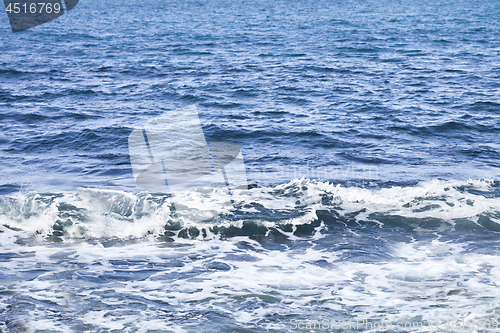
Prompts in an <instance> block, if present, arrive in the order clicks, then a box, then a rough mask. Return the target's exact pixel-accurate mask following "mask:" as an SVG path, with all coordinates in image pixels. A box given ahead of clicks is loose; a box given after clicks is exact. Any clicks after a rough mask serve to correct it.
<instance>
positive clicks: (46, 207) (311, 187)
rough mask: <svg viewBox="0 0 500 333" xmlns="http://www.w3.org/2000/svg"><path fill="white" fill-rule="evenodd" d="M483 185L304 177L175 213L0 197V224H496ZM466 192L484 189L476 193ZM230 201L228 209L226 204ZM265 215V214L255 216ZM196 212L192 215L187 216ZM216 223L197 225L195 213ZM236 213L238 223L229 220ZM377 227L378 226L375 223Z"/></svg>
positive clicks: (139, 205) (197, 196)
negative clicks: (383, 220) (348, 220)
mask: <svg viewBox="0 0 500 333" xmlns="http://www.w3.org/2000/svg"><path fill="white" fill-rule="evenodd" d="M494 186H495V185H494V182H493V181H489V180H475V181H473V180H471V181H445V180H437V179H435V180H430V181H426V182H422V183H419V184H417V185H415V186H407V187H398V186H394V187H389V188H375V189H372V188H362V187H356V186H351V187H346V186H342V185H338V184H337V185H336V184H331V183H328V182H315V181H309V180H307V179H300V180H294V181H291V182H290V183H286V184H282V185H278V186H276V187H264V188H255V189H252V190H234V191H232V193H231V194H229V193H228V192H227V191H224V190H221V189H211V190H208V191H201V190H200V191H196V192H190V193H188V194H186V195H185V196H184V197H182V198H180V199H181V202H183V205H185V206H186V207H190V209H189V210H183V211H182V212H175V209H174V208H173V205H172V202H171V201H170V198H169V196H168V195H165V194H149V193H129V192H124V191H109V190H96V189H80V190H76V191H73V192H68V193H61V194H57V195H55V194H39V193H28V194H18V195H16V196H13V197H2V198H0V224H2V225H6V226H9V227H11V228H16V229H20V230H24V231H27V232H29V233H31V234H41V235H48V234H51V233H52V232H53V230H54V227H56V228H57V226H56V223H58V224H60V227H59V228H62V229H63V230H64V233H65V236H70V237H98V238H99V237H103V238H109V237H118V238H124V237H143V236H145V235H160V234H162V233H163V232H164V227H165V225H166V224H168V223H174V224H175V223H177V224H179V225H181V226H197V227H199V226H204V227H206V228H209V227H210V226H214V225H217V226H229V225H233V226H241V225H242V223H244V222H245V221H247V220H252V221H256V222H258V223H261V224H263V225H265V226H268V227H269V226H273V225H276V224H286V223H290V224H293V225H301V224H307V223H310V222H312V221H314V220H317V219H318V217H317V214H316V212H317V211H318V210H330V209H336V210H338V211H339V212H340V213H341V214H348V213H353V212H356V214H357V215H356V219H357V220H358V221H370V220H373V217H372V214H373V213H376V214H379V215H380V214H383V215H386V216H397V217H404V218H414V219H424V218H434V219H440V220H442V221H445V222H447V223H449V224H451V225H453V224H455V223H456V221H457V220H460V219H462V220H463V219H467V220H469V221H470V222H471V223H475V222H477V219H478V218H479V217H480V216H481V215H487V216H488V218H489V219H490V220H492V221H493V222H496V223H498V222H499V218H498V216H499V214H498V213H499V212H500V198H499V197H498V196H495V195H492V194H491V195H485V193H486V194H488V193H492V191H494ZM471 190H475V191H482V194H478V193H474V192H473V191H471ZM230 200H233V201H232V202H233V203H232V204H231V205H227V202H228V201H230ZM261 212H263V213H264V215H259V213H261ZM193 214H195V215H197V216H196V218H192V215H193ZM203 214H207V217H211V216H216V215H218V216H219V217H218V218H215V219H212V220H209V221H204V222H197V221H199V220H200V215H201V216H203ZM235 214H239V215H238V216H240V218H233V216H235ZM377 222H378V223H380V222H379V221H377Z"/></svg>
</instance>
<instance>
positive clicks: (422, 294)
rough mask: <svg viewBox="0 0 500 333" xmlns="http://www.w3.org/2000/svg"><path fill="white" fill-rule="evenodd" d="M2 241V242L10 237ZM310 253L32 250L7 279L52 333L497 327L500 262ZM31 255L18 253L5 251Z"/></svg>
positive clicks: (186, 247) (459, 249)
mask: <svg viewBox="0 0 500 333" xmlns="http://www.w3.org/2000/svg"><path fill="white" fill-rule="evenodd" d="M2 230H3V231H4V232H3V233H2V234H1V235H2V241H3V240H4V239H5V235H6V234H8V233H12V231H9V230H7V229H2ZM297 242H299V241H297ZM301 242H302V243H303V244H302V246H293V247H288V248H287V249H267V248H265V247H263V246H262V244H260V243H259V242H256V241H254V240H251V239H249V238H248V237H242V236H241V237H233V238H230V239H225V240H221V239H217V238H212V239H210V240H197V239H191V240H189V239H184V240H183V239H178V240H177V241H176V243H177V245H176V246H169V247H165V244H164V243H161V242H160V243H158V242H156V241H153V240H149V241H142V242H139V243H133V244H117V245H115V246H111V247H109V246H107V247H103V246H102V244H100V243H87V242H83V243H74V244H66V245H64V244H63V245H61V246H60V247H58V246H52V247H47V246H44V245H43V244H40V245H33V246H30V247H29V250H30V251H34V252H36V255H33V256H29V257H24V258H13V259H12V260H10V261H3V262H0V267H1V268H2V272H7V275H8V276H10V277H11V279H9V281H8V283H6V287H7V288H8V290H9V291H10V292H12V293H13V295H17V296H14V297H12V298H11V299H9V300H7V302H11V303H13V304H14V305H15V302H16V299H23V302H24V303H26V302H30V303H33V304H39V306H38V307H37V308H36V309H33V310H27V311H28V313H29V315H28V316H24V317H23V316H22V314H23V313H24V312H25V311H23V310H19V313H18V314H17V315H18V316H19V318H24V319H23V320H27V321H28V323H27V324H28V325H29V326H30V327H32V328H33V327H37V329H41V328H44V329H46V330H50V331H54V332H71V331H78V329H77V328H76V327H78V325H77V324H84V325H87V326H85V327H86V329H94V330H95V329H101V330H102V329H108V330H112V329H116V330H120V331H124V332H129V331H130V332H131V331H135V330H137V329H140V330H141V331H144V332H146V331H147V329H150V330H155V329H156V330H162V331H167V332H174V331H176V332H183V331H186V332H192V331H195V329H196V328H197V327H198V328H199V326H198V325H200V323H204V325H207V326H206V327H207V328H208V327H209V325H212V324H214V323H211V322H210V321H208V322H207V321H206V320H208V319H207V318H206V317H205V316H206V315H207V313H213V314H217V317H218V318H221V317H220V316H222V317H223V318H225V319H218V320H219V321H220V322H222V323H225V324H226V325H236V326H237V327H240V328H243V327H247V328H253V329H257V330H259V329H263V328H264V327H267V328H272V329H271V331H273V330H274V331H286V330H287V329H288V328H289V327H290V325H289V319H290V318H302V319H304V318H307V319H310V320H323V319H329V320H333V319H335V320H337V319H338V320H341V319H342V320H349V319H353V320H371V321H373V322H374V321H382V320H384V321H389V322H393V323H397V322H400V321H411V320H415V318H417V319H418V320H419V321H422V320H424V321H434V320H440V321H442V322H444V321H446V320H455V319H463V318H469V319H472V318H476V319H482V318H496V319H497V320H498V319H499V316H498V313H496V312H495V311H496V310H495V307H496V305H495V303H494V302H493V303H492V300H495V299H497V298H498V297H500V292H499V291H498V288H497V286H496V282H495V281H496V280H497V277H498V274H499V273H500V260H499V258H498V256H497V255H491V254H488V255H487V254H481V253H474V252H470V251H468V250H467V249H466V248H467V244H466V243H455V242H449V241H448V242H445V241H441V240H440V239H439V238H438V237H436V238H434V239H433V240H430V241H417V242H410V243H402V242H397V243H395V244H392V245H391V246H390V248H389V249H388V252H389V253H390V254H391V256H392V258H390V259H386V260H379V261H370V260H367V261H364V262H363V261H361V262H360V261H350V260H345V259H342V256H343V253H344V252H343V251H335V250H332V249H329V248H324V247H320V246H318V245H316V244H315V242H311V241H309V240H303V241H301ZM7 243H8V242H7ZM290 245H293V244H290ZM296 245H299V244H298V243H297V244H296ZM26 249H27V248H26V246H22V245H19V244H16V243H10V245H9V244H7V246H6V247H5V250H4V251H7V252H8V251H17V252H19V253H20V252H22V251H24V250H26ZM55 258H58V259H55ZM61 260H62V261H61ZM61 262H62V263H63V264H62V265H61V264H58V263H61ZM319 262H320V263H322V264H318V263H319ZM173 263H175V264H173ZM37 266H38V267H44V270H46V272H40V273H39V274H38V273H37V274H38V275H37V274H35V275H34V278H32V279H26V278H24V279H23V274H24V273H23V271H26V270H27V269H29V267H37ZM64 274H66V275H64ZM61 276H69V279H68V278H65V279H63V278H60V277H61ZM119 276H129V277H130V278H128V279H125V280H123V279H121V278H119ZM93 281H94V282H93ZM55 314H57V316H55V317H54V315H55ZM13 315H14V316H15V315H16V314H15V313H14V314H13ZM271 317H275V318H281V319H280V320H279V321H277V322H273V321H269V318H271ZM56 318H57V319H56ZM286 318H288V319H286ZM419 318H420V319H419ZM214 325H217V324H216V323H215V324H214ZM210 327H211V326H210ZM80 331H81V328H80ZM368 331H369V330H368ZM375 331H376V330H375ZM457 331H459V332H460V331H462V332H465V331H467V329H464V330H461V329H458V330H457Z"/></svg>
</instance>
